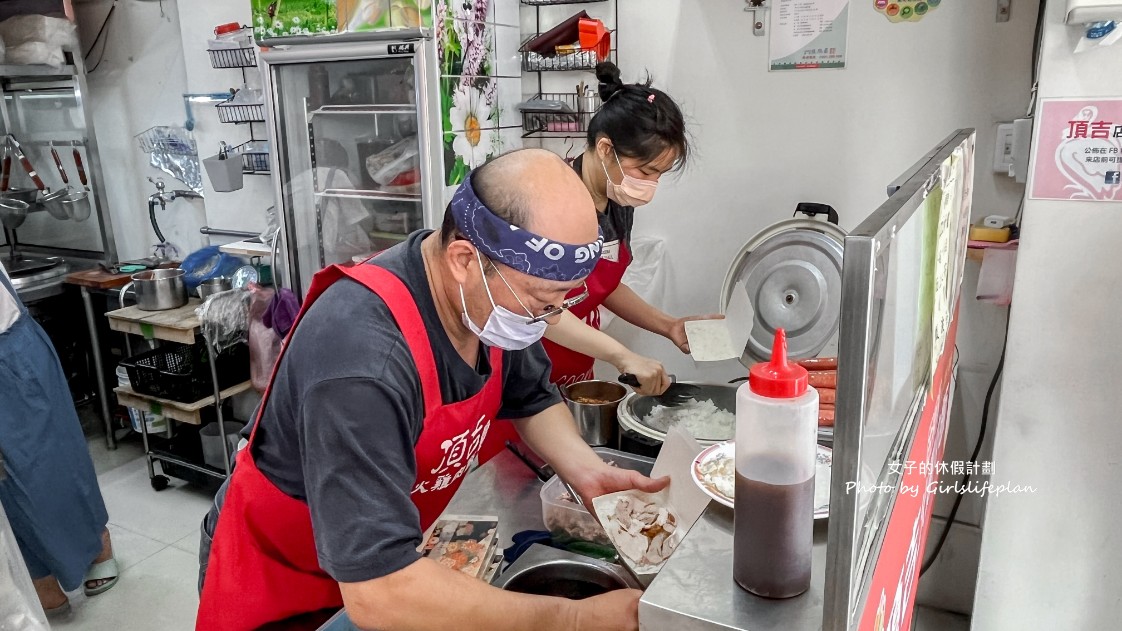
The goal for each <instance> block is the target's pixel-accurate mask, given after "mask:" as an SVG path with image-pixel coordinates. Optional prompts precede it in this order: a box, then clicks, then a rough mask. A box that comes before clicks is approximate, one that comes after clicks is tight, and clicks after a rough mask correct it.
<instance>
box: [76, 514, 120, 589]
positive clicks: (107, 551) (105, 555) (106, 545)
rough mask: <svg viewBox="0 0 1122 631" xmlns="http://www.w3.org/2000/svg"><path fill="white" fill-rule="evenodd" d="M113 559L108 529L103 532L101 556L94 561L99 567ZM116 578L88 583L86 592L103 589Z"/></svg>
mask: <svg viewBox="0 0 1122 631" xmlns="http://www.w3.org/2000/svg"><path fill="white" fill-rule="evenodd" d="M112 558H113V542H112V541H111V540H110V538H109V529H108V528H106V529H105V530H103V531H101V554H99V555H97V558H96V559H94V561H93V565H97V564H98V563H102V562H104V561H108V560H109V559H112ZM114 578H115V577H110V578H100V579H96V580H91V581H86V591H92V590H96V589H97V588H98V587H101V586H102V585H105V584H106V583H109V582H110V581H112V580H114ZM64 596H65V594H64Z"/></svg>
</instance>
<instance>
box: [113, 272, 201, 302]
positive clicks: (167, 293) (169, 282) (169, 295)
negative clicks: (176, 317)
mask: <svg viewBox="0 0 1122 631" xmlns="http://www.w3.org/2000/svg"><path fill="white" fill-rule="evenodd" d="M184 275H185V272H184V271H183V270H181V269H179V268H175V269H150V270H145V271H143V272H137V273H135V274H133V275H132V282H130V283H129V284H128V285H125V286H124V287H122V288H121V295H122V296H123V295H124V294H125V292H127V291H128V290H129V288H130V287H131V288H133V289H134V290H135V292H136V306H137V308H139V309H140V310H141V311H165V310H167V309H175V308H177V307H182V306H183V305H185V304H187V285H186V284H185V283H184Z"/></svg>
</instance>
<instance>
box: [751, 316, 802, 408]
mask: <svg viewBox="0 0 1122 631" xmlns="http://www.w3.org/2000/svg"><path fill="white" fill-rule="evenodd" d="M807 381H808V376H807V372H806V368H803V367H802V366H800V365H798V364H796V363H795V362H789V361H787V332H786V331H784V330H783V329H779V330H777V331H776V332H775V343H774V345H772V347H771V361H769V362H760V363H758V364H756V365H754V366H752V368H751V370H749V372H748V386H749V387H750V388H751V389H752V392H755V393H756V394H758V395H760V396H762V397H769V398H772V399H794V398H797V397H801V396H802V395H803V394H804V393H805V392H806V386H807Z"/></svg>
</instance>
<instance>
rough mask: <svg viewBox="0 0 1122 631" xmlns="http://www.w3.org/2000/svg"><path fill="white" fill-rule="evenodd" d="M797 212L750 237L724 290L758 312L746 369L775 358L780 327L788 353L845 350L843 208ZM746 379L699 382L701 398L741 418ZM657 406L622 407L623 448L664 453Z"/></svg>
mask: <svg viewBox="0 0 1122 631" xmlns="http://www.w3.org/2000/svg"><path fill="white" fill-rule="evenodd" d="M794 214H795V216H794V217H792V218H790V219H785V220H783V221H780V222H778V223H775V224H773V225H771V226H768V227H767V228H764V229H763V230H761V231H760V232H758V233H756V235H755V236H753V237H752V238H751V239H749V240H748V242H747V243H745V244H744V247H742V248H741V249H740V252H738V253H737V255H736V256H735V257H734V258H733V261H732V264H731V265H730V266H729V269H728V272H727V273H726V274H725V279H724V282H723V283H722V285H721V297H720V308H721V312H722V313H724V311H725V310H726V309H727V308H728V305H729V302H730V300H731V299H732V296H733V292H734V291H745V292H747V293H748V297H749V299H750V301H751V303H752V306H753V309H754V311H755V316H754V321H753V323H752V332H751V335H750V336H749V338H748V343H747V344H746V345H745V348H744V353H743V354H742V356H741V358H740V362H741V363H742V364H744V366H745V367H749V366H751V365H753V364H755V363H757V362H761V361H766V360H768V359H770V357H771V346H772V342H773V341H774V340H775V331H776V330H777V329H779V328H783V329H784V330H785V331H786V333H787V354H788V357H790V358H791V359H806V358H810V357H817V356H819V355H820V354H822V353H823V352H825V353H826V354H836V352H837V331H838V321H839V319H840V316H841V268H842V253H843V246H844V243H845V235H846V233H845V231H844V230H842V229H841V228H840V227H839V226H838V213H837V211H835V210H834V209H833V208H832V207H830V206H828V205H826V204H815V203H807V202H804V203H800V204H798V206H796V208H795V213H794ZM800 215H801V216H800ZM819 216H824V217H823V218H822V219H819V218H818V217H819ZM743 380H744V379H743V378H740V379H736V380H734V382H733V383H730V384H694V385H699V386H701V387H702V388H703V391H702V392H701V393H700V394H699V395H698V397H697V398H698V399H699V400H704V399H711V400H712V401H713V403H714V404H715V405H716V406H717V407H718V408H721V409H722V410H725V411H728V412H731V413H733V414H735V411H736V389H737V385H738V384H736V383H735V382H736V381H743ZM656 405H658V401H657V398H656V397H648V396H642V395H639V394H636V393H634V392H632V393H630V394H629V395H628V396H627V397H626V398H624V400H623V401H622V402H621V403H620V405H619V409H618V412H617V417H618V419H619V448H620V450H621V451H625V452H628V453H633V454H639V455H644V456H651V457H656V456H657V455H658V452H659V450H661V449H662V443H663V440H665V438H666V430H665V428H659V427H652V426H651V424H650V423H649V422H648V417H649V416H650V413H651V410H653V409H654V406H656ZM734 431H735V430H734V428H733V427H730V428H729V429H728V431H727V432H725V433H721V434H720V435H715V436H704V437H702V436H695V438H696V439H697V440H698V442H699V443H700V444H702V445H703V446H708V445H712V444H715V443H719V442H723V441H726V440H730V439H732V438H733V434H734Z"/></svg>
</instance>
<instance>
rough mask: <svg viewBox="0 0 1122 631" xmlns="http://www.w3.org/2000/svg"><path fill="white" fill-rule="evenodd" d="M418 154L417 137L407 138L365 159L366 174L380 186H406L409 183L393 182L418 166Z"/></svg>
mask: <svg viewBox="0 0 1122 631" xmlns="http://www.w3.org/2000/svg"><path fill="white" fill-rule="evenodd" d="M419 153H420V148H419V146H418V144H417V137H416V136H409V137H408V138H405V139H404V140H402V141H401V142H399V143H397V144H396V145H394V146H392V147H390V148H389V149H386V150H385V151H383V152H381V153H376V154H373V155H371V156H370V157H368V158H366V172H367V173H369V174H370V177H371V179H373V180H374V181H375V182H377V183H378V184H379V185H381V186H388V185H391V184H392V185H394V186H406V185H408V184H409V183H406V182H401V183H397V182H394V180H395V179H396V178H397V177H398V176H399V175H401V174H403V173H408V172H410V171H412V170H413V169H416V168H417V167H418V166H419V165H420V161H419V157H418V156H419Z"/></svg>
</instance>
